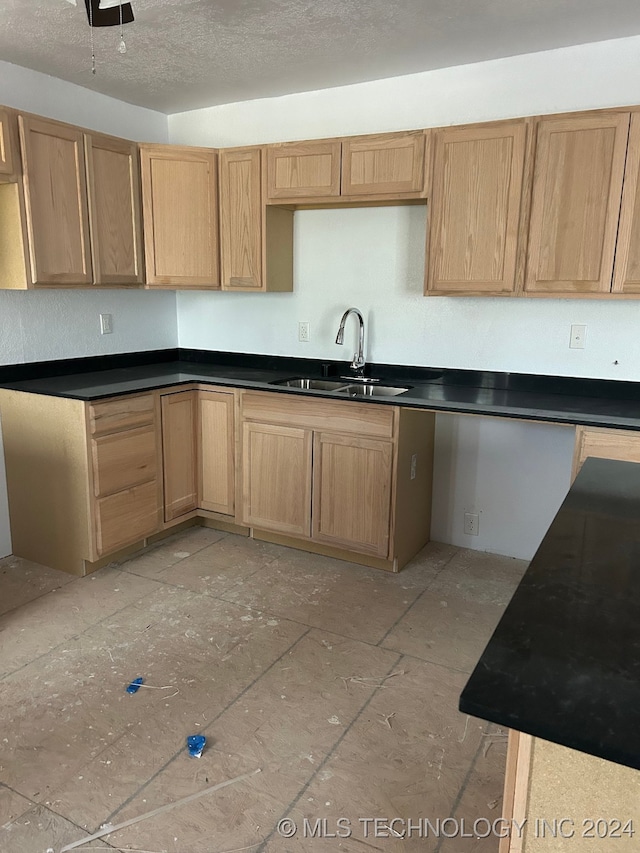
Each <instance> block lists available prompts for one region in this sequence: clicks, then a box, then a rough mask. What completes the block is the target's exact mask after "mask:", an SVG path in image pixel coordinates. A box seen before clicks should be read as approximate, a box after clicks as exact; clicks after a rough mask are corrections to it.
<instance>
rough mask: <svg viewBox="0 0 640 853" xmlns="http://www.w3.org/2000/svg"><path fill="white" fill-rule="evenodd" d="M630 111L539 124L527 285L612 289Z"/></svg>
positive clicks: (565, 290) (540, 289) (551, 289)
mask: <svg viewBox="0 0 640 853" xmlns="http://www.w3.org/2000/svg"><path fill="white" fill-rule="evenodd" d="M629 119H630V115H629V113H603V114H600V115H596V116H588V117H581V116H577V117H573V116H570V117H567V118H558V119H541V120H540V122H539V124H538V138H537V146H536V160H535V172H534V182H533V198H532V207H531V223H530V231H529V250H528V256H527V273H526V282H525V291H526V292H527V293H532V294H535V293H547V294H558V295H563V294H567V295H571V294H574V295H577V294H589V293H608V292H609V291H610V289H611V281H612V274H613V260H614V253H615V246H616V233H617V229H618V218H619V213H620V201H621V197H622V182H623V175H624V168H625V156H626V151H627V139H628V133H629Z"/></svg>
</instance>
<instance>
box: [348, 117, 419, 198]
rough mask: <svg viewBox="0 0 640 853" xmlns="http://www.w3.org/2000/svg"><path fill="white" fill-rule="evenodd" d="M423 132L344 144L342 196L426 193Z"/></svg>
mask: <svg viewBox="0 0 640 853" xmlns="http://www.w3.org/2000/svg"><path fill="white" fill-rule="evenodd" d="M424 148H425V137H424V133H423V132H422V131H420V130H419V131H415V132H413V133H389V134H384V135H382V136H369V137H364V138H361V139H346V140H345V141H344V142H343V143H342V195H384V194H389V195H399V196H403V195H405V194H406V193H419V192H420V191H421V190H422V189H424Z"/></svg>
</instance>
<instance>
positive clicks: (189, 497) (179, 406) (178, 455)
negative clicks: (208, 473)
mask: <svg viewBox="0 0 640 853" xmlns="http://www.w3.org/2000/svg"><path fill="white" fill-rule="evenodd" d="M197 414H198V413H197V399H196V392H195V391H179V392H178V393H176V394H167V395H165V396H163V397H162V460H163V468H164V519H165V521H172V520H173V519H174V518H178V517H179V516H181V515H185V513H188V512H191V511H192V510H195V509H196V507H197V505H198V478H197V447H196V418H197Z"/></svg>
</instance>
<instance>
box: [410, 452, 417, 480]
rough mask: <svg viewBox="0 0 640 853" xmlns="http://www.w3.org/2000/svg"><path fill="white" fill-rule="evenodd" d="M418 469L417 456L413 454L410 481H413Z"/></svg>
mask: <svg viewBox="0 0 640 853" xmlns="http://www.w3.org/2000/svg"><path fill="white" fill-rule="evenodd" d="M417 467H418V454H417V453H414V454H413V456H412V457H411V479H412V480H415V478H416V468H417Z"/></svg>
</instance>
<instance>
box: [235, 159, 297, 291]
mask: <svg viewBox="0 0 640 853" xmlns="http://www.w3.org/2000/svg"><path fill="white" fill-rule="evenodd" d="M264 159H265V155H264V149H262V148H240V149H238V148H232V149H229V150H223V151H220V152H219V161H218V162H219V169H220V262H221V273H222V289H223V290H240V291H242V290H246V291H258V290H259V291H267V290H269V291H291V290H293V211H292V210H289V209H286V208H282V207H267V206H266V204H265V202H264V198H263V196H264V192H263V185H264Z"/></svg>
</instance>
